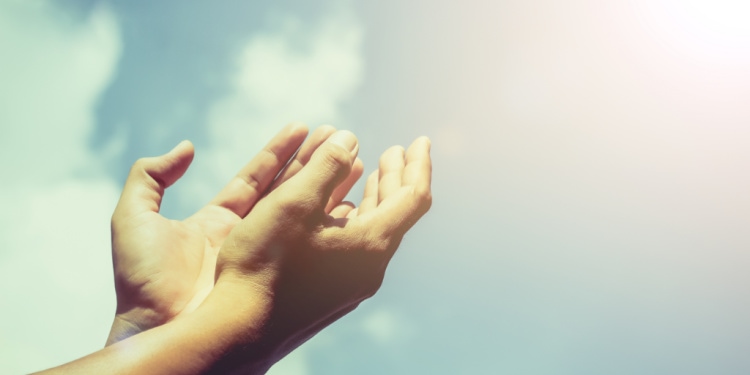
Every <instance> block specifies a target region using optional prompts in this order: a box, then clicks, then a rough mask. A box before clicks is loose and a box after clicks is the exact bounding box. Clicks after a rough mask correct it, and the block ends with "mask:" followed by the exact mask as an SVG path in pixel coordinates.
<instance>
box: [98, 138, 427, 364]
mask: <svg viewBox="0 0 750 375" xmlns="http://www.w3.org/2000/svg"><path fill="white" fill-rule="evenodd" d="M306 135H307V128H306V127H305V126H304V125H301V124H291V125H289V126H287V127H285V128H284V129H283V130H282V131H281V132H280V133H279V134H277V135H276V136H275V137H274V138H273V139H272V140H271V141H270V142H269V144H268V145H267V146H266V147H265V148H264V149H263V151H261V152H260V153H259V154H258V155H257V156H256V157H255V158H253V159H252V160H251V161H250V163H248V164H247V165H246V166H245V167H244V168H242V170H241V171H240V172H239V173H238V175H237V176H236V177H235V178H234V179H233V180H232V181H231V182H230V183H229V184H228V185H227V186H226V187H225V188H224V189H223V190H222V191H221V192H220V193H219V194H218V195H217V196H216V197H215V198H214V199H213V200H212V201H211V202H210V203H209V204H208V205H206V206H205V207H204V208H202V209H201V210H199V211H198V212H196V213H195V214H194V215H192V216H190V217H189V218H187V219H185V220H184V221H174V220H168V219H166V218H164V217H162V216H161V215H159V205H160V202H161V198H162V197H163V194H164V190H165V189H166V188H167V187H168V186H170V185H171V184H173V183H174V182H175V181H176V180H177V179H179V178H180V177H181V176H182V175H183V174H184V172H185V171H186V170H187V168H188V166H189V164H190V162H191V161H192V158H193V149H192V146H191V145H190V144H189V143H187V142H185V143H181V144H180V145H178V146H177V147H176V148H175V149H173V150H172V151H170V152H169V153H168V154H166V155H163V156H161V157H157V158H146V159H141V160H139V161H138V162H136V163H135V165H134V166H133V168H132V169H131V173H130V175H129V177H128V180H127V182H126V185H125V188H124V190H123V194H122V197H121V199H120V202H119V203H118V206H117V208H116V210H115V213H114V215H113V218H112V245H113V261H114V268H115V287H116V290H117V312H116V317H115V322H114V323H113V326H112V330H111V332H110V337H109V339H108V344H111V343H114V342H117V341H119V340H121V339H124V338H126V337H128V336H131V335H134V334H137V333H139V332H141V331H145V330H148V329H150V328H153V327H156V326H159V325H162V324H165V323H167V322H169V321H171V320H176V319H180V317H181V316H184V315H187V314H190V313H191V312H192V311H194V310H195V309H197V308H198V307H199V306H200V305H201V304H202V303H203V302H204V300H205V299H206V297H207V296H209V294H211V293H224V294H225V295H231V296H232V298H235V299H236V300H238V301H251V303H253V304H254V307H253V309H251V311H253V313H252V314H249V315H248V316H247V317H246V319H245V328H244V329H245V330H246V331H247V332H248V335H255V336H256V337H255V339H256V342H257V339H258V338H257V336H258V335H261V336H262V337H260V340H261V341H262V345H261V346H256V347H255V348H258V347H262V348H264V349H263V351H264V353H259V354H258V355H262V356H264V357H265V360H266V361H267V362H268V363H271V364H272V363H273V362H275V361H276V360H278V359H280V358H281V357H283V356H284V355H285V354H286V353H288V352H289V351H291V350H293V349H294V348H295V347H297V346H298V345H299V344H301V343H302V342H304V341H305V340H307V339H308V338H309V337H311V336H312V335H314V334H315V333H317V332H318V331H319V330H320V329H322V328H323V327H325V326H327V325H328V324H330V323H331V322H333V321H335V320H336V319H338V318H339V317H341V316H342V315H344V314H346V313H347V312H349V311H351V310H352V309H354V308H355V307H356V306H357V305H358V304H359V302H361V301H362V300H363V299H365V298H367V297H369V296H371V295H372V294H374V293H375V291H377V289H378V287H379V286H380V283H381V282H382V278H383V274H384V272H385V267H386V266H387V263H388V261H389V260H390V257H391V256H392V254H393V252H394V251H395V250H396V248H397V247H398V245H399V243H400V241H401V238H402V237H403V235H404V234H405V233H406V231H407V230H408V229H409V228H410V227H411V226H412V225H413V224H414V223H415V222H416V221H417V220H418V219H419V218H420V217H421V216H422V215H423V214H424V213H425V212H426V211H427V210H428V209H429V206H430V202H431V195H430V176H431V164H430V157H429V147H430V144H429V140H427V139H426V138H419V139H417V140H416V141H415V142H414V143H413V144H412V145H411V146H410V147H409V149H408V150H406V151H405V150H404V149H403V148H401V147H392V148H390V149H388V150H387V151H386V152H384V153H383V155H382V156H381V158H380V165H379V170H378V171H376V172H374V173H373V174H371V175H370V176H369V177H368V179H367V183H366V186H365V194H364V197H363V199H362V202H361V203H360V205H359V207H355V206H354V205H353V204H351V203H349V202H342V200H343V199H344V197H345V196H346V194H347V193H348V192H349V190H350V189H351V187H352V186H353V185H354V183H355V182H356V181H357V180H358V179H359V177H360V176H361V175H362V171H363V165H362V162H361V160H359V159H358V158H357V157H356V154H357V150H358V143H357V140H356V138H355V137H354V135H353V134H351V133H350V132H347V131H338V132H337V131H336V130H335V129H334V128H332V127H329V126H324V127H321V128H318V129H317V130H316V131H315V132H313V134H312V135H311V136H310V137H309V138H308V139H307V140H306V141H305V137H306ZM290 159H292V160H291V161H290ZM214 288H215V289H214ZM227 308H228V309H231V306H228V307H227ZM238 355H247V353H246V352H244V353H240V354H238Z"/></svg>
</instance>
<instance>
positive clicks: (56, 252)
mask: <svg viewBox="0 0 750 375" xmlns="http://www.w3.org/2000/svg"><path fill="white" fill-rule="evenodd" d="M118 34H119V32H118V26H117V23H116V21H115V19H114V17H113V15H112V13H111V12H110V11H109V10H108V9H106V8H97V9H96V10H94V11H93V12H92V13H91V14H90V15H89V17H88V18H87V19H86V20H85V21H84V22H74V21H72V20H71V19H70V18H69V17H68V15H67V14H66V13H65V12H64V11H62V10H61V9H60V8H58V7H56V6H54V5H53V4H52V3H51V2H46V1H34V2H21V1H17V2H0V56H3V58H2V59H0V82H3V84H2V85H0V123H2V124H3V136H2V137H0V173H1V174H2V175H3V176H5V178H4V179H3V184H2V186H0V204H2V206H3V211H2V213H0V223H1V224H2V225H0V248H2V253H1V254H0V295H2V296H3V298H2V300H1V301H0V310H1V311H3V319H2V321H0V352H2V353H3V358H4V360H3V361H2V363H0V372H2V373H21V372H29V371H33V370H38V369H41V368H45V367H50V366H53V365H57V364H60V363H62V362H65V361H69V360H71V359H73V358H75V357H79V356H81V355H83V354H86V353H88V352H91V351H94V350H96V349H97V348H99V347H101V346H102V344H103V343H104V340H105V339H106V334H107V329H108V326H109V324H110V323H111V317H112V313H113V310H114V290H113V289H114V288H113V287H112V281H111V280H112V275H111V257H110V250H109V217H110V215H111V213H112V209H113V208H114V204H115V202H116V200H117V197H118V195H119V189H118V187H117V186H115V185H114V183H113V182H112V181H110V180H109V179H108V178H106V177H104V173H102V165H100V164H99V163H98V161H97V160H99V159H98V158H96V157H95V155H92V153H91V152H90V151H89V148H88V147H87V142H88V139H89V135H90V132H91V130H92V128H93V110H94V106H95V104H96V101H97V98H98V97H99V95H100V93H101V92H102V90H103V89H104V88H105V87H106V85H107V84H108V82H109V80H110V78H111V77H112V75H113V73H114V70H115V68H116V64H117V59H118V57H119V54H120V42H119V35H118Z"/></svg>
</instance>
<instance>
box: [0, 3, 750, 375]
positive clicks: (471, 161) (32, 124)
mask: <svg viewBox="0 0 750 375" xmlns="http://www.w3.org/2000/svg"><path fill="white" fill-rule="evenodd" d="M152 3H153V4H152ZM152 3H147V2H133V1H131V2H114V1H77V0H67V1H60V2H51V1H43V0H34V1H21V0H0V56H2V58H0V82H3V84H2V85H0V123H2V124H3V125H2V129H3V133H2V134H3V135H2V137H0V155H1V156H2V158H1V159H0V173H1V174H2V175H3V176H6V177H5V178H3V183H2V185H0V203H2V205H3V207H4V210H3V212H2V213H0V223H2V224H3V225H2V226H0V247H1V248H2V250H0V295H1V296H2V298H1V299H0V316H2V318H3V319H0V352H1V353H4V354H3V358H2V360H0V372H2V373H23V372H29V371H33V370H38V369H41V368H46V367H50V366H53V365H56V364H60V363H62V362H65V361H68V360H71V359H73V358H76V357H79V356H81V355H84V354H86V353H88V352H91V351H94V350H96V349H98V348H100V347H101V346H102V345H103V343H104V341H105V338H106V335H107V331H108V328H109V324H110V322H111V319H112V314H113V311H114V290H113V287H112V282H111V279H112V275H111V258H110V255H109V225H108V224H109V216H110V215H111V212H112V209H113V208H114V205H115V203H116V199H117V197H118V196H119V192H120V188H121V184H122V182H123V181H124V178H125V176H126V174H127V171H128V168H129V166H130V164H131V163H132V162H133V161H134V160H135V159H137V158H139V157H142V156H148V155H156V154H161V153H163V152H165V151H167V150H169V149H170V148H172V147H173V146H174V145H175V144H177V143H178V142H179V141H180V140H182V139H190V140H192V141H193V142H194V143H195V145H196V159H195V162H194V164H193V165H192V166H191V168H190V170H189V171H188V173H187V174H186V176H185V177H184V178H183V180H181V181H180V182H179V183H178V184H177V185H176V186H174V187H173V188H170V190H169V191H168V192H167V197H166V199H165V202H164V209H163V213H165V215H167V216H170V217H174V218H182V217H185V216H187V215H189V214H190V213H192V212H193V211H194V210H195V209H196V208H198V207H200V206H201V205H202V204H204V203H205V202H207V201H208V199H209V198H210V197H211V196H212V195H213V194H214V193H215V192H217V191H218V189H219V188H220V187H221V186H222V185H223V184H224V182H225V181H227V180H228V178H229V177H230V176H231V175H233V174H234V173H235V172H236V170H237V169H238V168H239V167H240V166H241V165H243V164H244V163H245V162H246V161H247V160H248V159H249V158H250V157H251V156H252V155H253V154H254V153H255V152H256V151H257V150H258V149H259V148H260V147H261V146H262V145H263V144H264V143H265V142H266V140H267V139H268V138H269V137H270V136H271V135H272V134H273V133H274V132H275V131H276V130H277V129H279V128H280V127H281V126H283V124H285V123H287V122H290V121H294V120H299V121H304V122H306V123H308V124H309V125H311V126H317V125H320V124H325V123H330V124H333V125H335V126H337V127H339V128H346V129H350V130H352V131H354V132H355V133H356V134H357V135H358V136H359V138H360V143H361V145H360V156H361V157H362V158H363V160H364V162H365V167H366V170H367V171H370V170H372V169H373V168H374V167H375V165H376V164H377V157H378V155H379V154H380V152H382V151H383V150H385V149H386V148H387V147H388V146H390V145H392V144H402V145H405V144H408V143H409V142H410V141H411V140H412V139H414V138H415V137H417V136H419V135H428V136H430V137H431V138H432V141H433V157H434V174H435V176H434V180H433V184H434V187H433V188H434V205H433V208H432V210H431V212H430V213H429V214H428V215H427V216H426V217H425V218H424V219H423V221H422V222H420V224H419V225H418V226H416V227H415V228H414V230H413V231H412V232H411V233H410V234H409V235H408V236H407V238H406V239H405V241H404V242H403V244H402V246H401V249H400V251H399V253H398V254H397V255H396V257H395V258H394V259H393V261H392V262H391V265H390V267H389V270H388V273H387V275H386V280H385V282H384V284H383V287H382V289H381V291H380V292H379V293H378V294H377V295H376V296H375V297H374V298H373V299H371V300H370V301H367V302H366V303H364V304H362V305H361V307H360V308H359V309H358V310H356V311H355V312H353V313H352V314H350V315H349V316H347V317H345V318H344V319H342V320H341V321H339V322H338V323H336V324H334V325H333V326H331V327H330V328H329V329H327V330H325V331H324V332H322V333H321V334H319V335H318V336H317V337H315V338H314V339H312V340H311V341H310V342H308V343H307V344H305V345H304V346H303V347H301V348H300V349H299V350H298V351H296V352H295V353H293V354H292V355H290V356H289V357H288V358H287V359H285V360H284V361H282V362H281V363H280V364H279V365H277V366H276V367H274V368H273V369H272V370H271V374H277V375H278V374H289V375H299V374H352V373H356V374H415V373H416V374H422V373H424V374H456V373H478V374H484V373H490V374H495V373H509V374H576V375H580V374H634V373H637V374H681V375H682V374H709V373H710V374H714V373H721V374H746V373H748V372H749V371H750V360H748V359H747V356H746V353H747V352H748V350H750V321H748V319H747V316H750V298H749V296H750V293H748V292H747V291H748V286H749V285H750V273H748V272H747V269H748V268H750V267H749V266H750V252H748V249H750V236H748V235H747V228H748V223H750V198H748V197H750V193H749V192H750V177H748V176H750V174H748V171H749V170H750V147H747V145H748V144H750V126H748V124H750V111H749V110H748V106H747V105H746V103H747V102H748V100H750V28H748V26H747V25H746V22H745V20H746V19H747V18H748V16H750V7H748V6H746V5H744V4H742V3H741V2H737V1H730V0H722V1H717V0H714V1H710V2H709V1H698V0H695V1H679V2H678V1H669V0H659V1H645V0H643V1H612V2H606V3H603V4H602V3H599V2H592V1H573V2H566V3H565V4H562V3H558V2H554V1H546V0H539V1H497V2H496V1H479V0H471V1H466V2H460V3H459V2H442V1H438V2H436V1H427V0H414V1H410V2H403V1H390V0H385V1H379V2H349V1H315V2H301V1H278V2H273V3H261V2H246V1H234V0H226V1H215V2H211V3H207V2H179V1H161V2H152ZM354 190H355V191H354V192H353V196H354V197H355V199H356V196H358V195H359V194H360V193H361V186H357V187H356V188H355V189H354Z"/></svg>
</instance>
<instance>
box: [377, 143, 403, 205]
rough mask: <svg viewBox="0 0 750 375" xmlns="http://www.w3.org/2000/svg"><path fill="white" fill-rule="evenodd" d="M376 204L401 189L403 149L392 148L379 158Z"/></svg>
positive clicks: (398, 147)
mask: <svg viewBox="0 0 750 375" xmlns="http://www.w3.org/2000/svg"><path fill="white" fill-rule="evenodd" d="M378 171H379V173H380V176H379V178H378V180H379V182H378V203H380V202H382V201H383V200H384V199H385V198H386V197H388V196H389V195H390V194H392V193H393V192H395V191H396V190H398V189H399V188H401V175H402V174H403V173H404V148H403V147H401V146H393V147H391V148H389V149H387V150H385V152H384V153H383V155H381V156H380V166H379V167H378Z"/></svg>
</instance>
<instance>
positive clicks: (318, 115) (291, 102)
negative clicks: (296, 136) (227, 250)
mask: <svg viewBox="0 0 750 375" xmlns="http://www.w3.org/2000/svg"><path fill="white" fill-rule="evenodd" d="M362 34H363V32H362V27H361V26H360V25H359V24H358V23H357V21H356V19H354V18H353V17H352V16H351V15H349V14H348V13H345V12H341V13H334V14H332V15H331V16H329V17H327V18H324V19H323V20H322V21H321V22H319V23H318V24H316V25H312V26H310V25H307V24H303V23H301V22H300V21H299V20H296V19H282V20H280V22H278V24H277V25H276V27H275V28H274V29H273V30H272V31H268V32H265V33H262V34H258V35H256V36H254V37H253V38H252V39H250V41H249V42H248V43H247V45H246V46H245V47H244V48H243V49H242V50H241V51H239V53H238V55H237V56H238V57H237V73H236V75H235V77H234V86H233V90H232V91H231V92H230V93H229V94H228V95H227V96H226V97H224V98H222V99H221V100H219V101H218V102H216V103H215V104H214V105H213V107H212V108H211V110H210V113H209V116H208V134H209V137H210V144H211V148H210V149H208V150H200V149H199V150H197V155H196V160H195V162H194V164H195V165H194V166H193V168H192V169H193V170H191V171H189V172H188V175H187V176H186V180H187V182H185V183H184V184H181V185H178V186H177V187H176V189H175V190H179V191H180V193H181V194H180V195H181V197H182V199H181V201H182V203H183V205H185V206H191V205H192V206H193V207H194V208H197V206H199V205H201V204H203V203H205V202H206V201H207V200H209V199H210V198H211V197H212V196H213V194H215V193H216V192H217V191H218V190H219V189H220V188H221V186H222V185H223V184H224V183H225V182H226V181H228V180H229V178H230V177H231V176H233V175H234V174H235V173H236V171H237V170H239V168H240V167H241V166H242V165H243V164H244V163H246V162H247V161H248V160H249V159H250V158H251V157H252V155H254V154H255V153H256V152H257V151H258V150H260V148H261V147H262V146H263V145H264V144H265V142H266V141H267V140H269V139H270V138H271V136H272V135H273V134H274V133H275V132H276V131H277V130H278V129H280V128H281V126H283V125H285V124H286V123H288V122H291V121H303V122H306V123H308V124H309V125H310V126H316V125H320V124H321V123H333V124H334V125H336V123H337V122H338V121H339V120H341V118H342V115H341V104H342V102H344V101H345V100H346V99H347V98H349V96H350V95H351V94H352V92H353V91H354V90H355V89H356V88H357V86H358V85H359V83H360V82H361V81H362V79H363V56H362V52H361V44H362V36H363V35H362Z"/></svg>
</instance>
